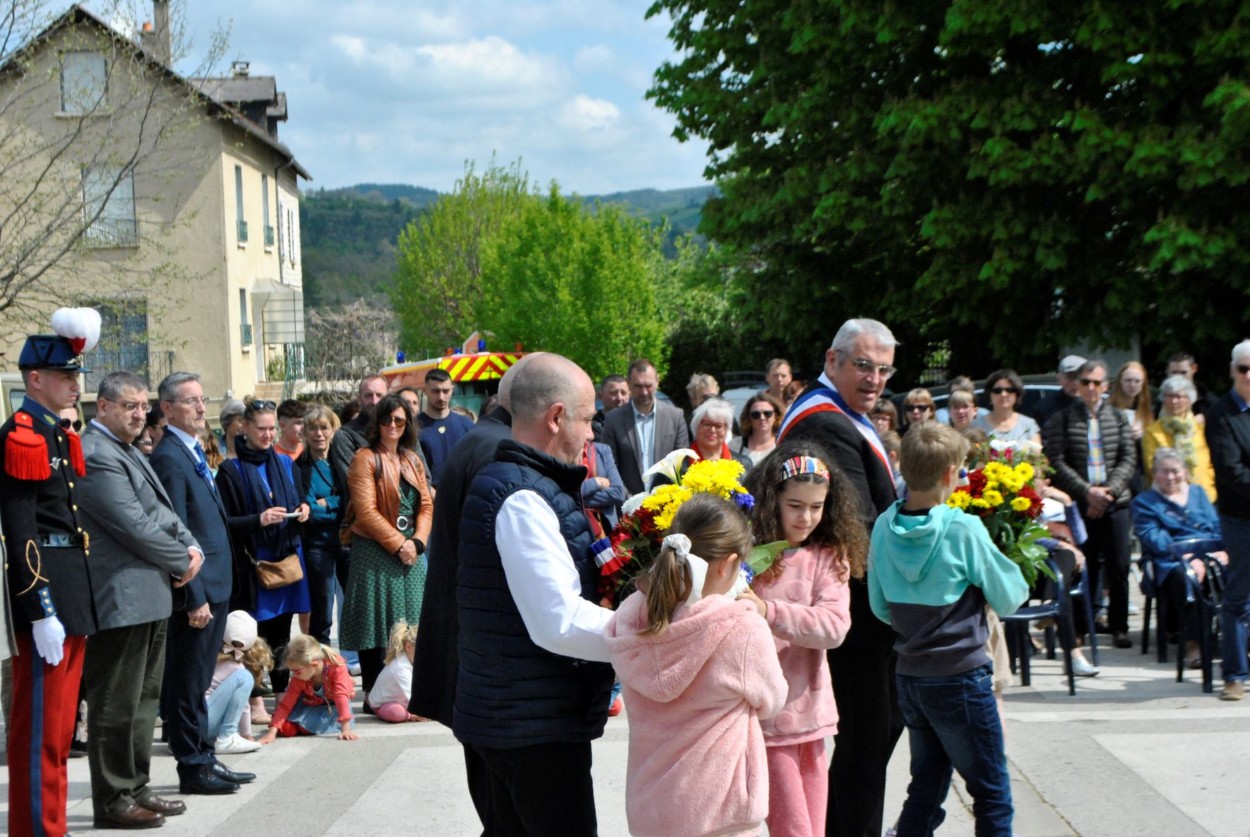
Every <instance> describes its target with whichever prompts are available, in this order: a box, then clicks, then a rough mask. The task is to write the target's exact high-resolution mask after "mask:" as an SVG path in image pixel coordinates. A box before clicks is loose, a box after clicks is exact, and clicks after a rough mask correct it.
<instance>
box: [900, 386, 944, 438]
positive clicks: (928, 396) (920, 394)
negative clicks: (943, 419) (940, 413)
mask: <svg viewBox="0 0 1250 837" xmlns="http://www.w3.org/2000/svg"><path fill="white" fill-rule="evenodd" d="M936 414H937V406H936V405H935V404H934V403H933V393H931V392H929V391H928V390H927V389H923V388H920V389H913V390H912V391H911V392H909V393H907V395H906V396H905V397H904V398H903V432H904V433H906V432H907V431H908V430H910V429H911V426H912V425H913V424H921V423H923V422H926V421H933V418H934V416H935V415H936Z"/></svg>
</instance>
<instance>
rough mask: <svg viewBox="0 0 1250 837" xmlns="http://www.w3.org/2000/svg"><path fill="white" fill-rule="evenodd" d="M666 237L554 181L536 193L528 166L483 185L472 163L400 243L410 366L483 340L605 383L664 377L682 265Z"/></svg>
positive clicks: (492, 171) (400, 290)
mask: <svg viewBox="0 0 1250 837" xmlns="http://www.w3.org/2000/svg"><path fill="white" fill-rule="evenodd" d="M665 233H666V230H665V229H664V228H663V227H659V228H656V227H653V226H652V225H651V224H650V223H649V222H647V221H645V220H641V219H635V218H633V217H631V216H630V215H629V214H627V212H626V211H625V210H624V209H622V208H621V207H618V206H607V205H602V204H597V205H593V206H587V205H586V204H584V203H583V202H582V201H581V200H580V199H579V198H576V197H572V198H566V197H563V196H561V195H560V193H559V189H558V187H557V185H556V184H554V183H552V184H551V186H550V188H549V190H548V192H547V193H546V194H543V193H540V192H538V191H537V190H534V189H531V188H530V187H529V179H528V176H527V175H525V174H524V173H522V172H521V171H520V168H519V164H517V165H514V166H512V167H511V168H509V169H502V168H500V167H499V166H498V165H497V164H495V163H494V162H493V161H492V163H491V165H490V167H489V168H488V169H487V170H486V172H485V173H484V174H483V175H481V176H478V175H476V174H475V172H474V170H473V167H472V166H471V165H470V166H469V167H468V170H467V171H466V175H465V177H464V178H463V179H462V180H461V181H460V182H459V183H457V186H456V189H455V191H454V192H453V193H452V194H450V195H445V196H443V197H441V198H440V199H439V200H438V201H437V202H436V203H435V204H434V206H433V207H431V208H430V209H429V211H428V212H427V213H426V214H425V215H423V216H422V217H420V218H418V219H417V220H416V221H414V222H412V223H411V224H409V226H408V228H407V229H406V230H405V231H404V233H403V234H401V236H400V240H399V257H398V260H399V270H398V272H397V274H396V281H395V287H394V289H393V291H392V299H393V300H394V304H395V312H396V314H397V316H398V317H399V320H400V333H401V344H402V345H403V346H404V348H405V350H406V351H407V352H408V354H409V356H410V357H414V358H415V357H420V356H426V355H434V354H438V353H439V352H440V351H441V347H443V346H449V345H459V344H460V342H461V341H462V340H463V339H464V338H465V337H466V336H467V335H469V334H470V333H472V332H474V331H482V332H488V333H490V334H492V335H494V343H495V345H496V346H504V347H509V348H510V347H511V346H512V345H513V344H514V343H521V344H523V345H524V346H525V348H526V349H527V350H531V351H533V350H538V349H542V350H545V351H553V352H558V353H560V354H564V355H567V356H568V357H570V358H572V359H574V360H576V361H577V362H578V363H579V364H581V365H582V366H583V367H584V368H585V369H586V371H587V372H588V373H590V374H591V375H592V376H593V377H596V378H597V377H600V376H602V375H607V374H612V373H617V374H619V373H621V372H622V370H624V369H625V367H626V366H627V365H628V363H629V361H630V360H632V359H634V358H636V357H639V356H646V357H648V358H650V359H651V360H652V362H653V363H655V365H656V368H657V369H658V370H660V371H661V372H663V370H664V367H665V364H666V360H667V354H668V352H667V346H666V344H665V337H666V336H667V334H668V330H669V326H668V324H667V322H666V321H665V319H664V317H663V316H662V313H663V312H662V309H661V306H660V301H659V300H660V293H661V291H662V289H663V288H664V287H666V286H669V285H671V284H672V283H674V282H676V281H677V280H676V278H675V271H676V270H677V265H678V264H680V261H681V260H680V259H678V260H677V261H670V260H668V259H666V258H665V256H664V252H663V250H664V246H665ZM683 246H684V245H683ZM678 249H679V250H680V249H681V247H679V248H678Z"/></svg>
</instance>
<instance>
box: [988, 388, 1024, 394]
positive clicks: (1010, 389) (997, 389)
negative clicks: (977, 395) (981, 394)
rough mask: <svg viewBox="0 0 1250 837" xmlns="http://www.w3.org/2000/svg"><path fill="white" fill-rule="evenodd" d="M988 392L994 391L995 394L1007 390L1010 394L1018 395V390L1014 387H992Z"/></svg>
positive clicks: (1003, 392)
mask: <svg viewBox="0 0 1250 837" xmlns="http://www.w3.org/2000/svg"><path fill="white" fill-rule="evenodd" d="M990 392H992V393H994V394H995V395H1003V394H1005V393H1008V392H1010V393H1011V394H1012V395H1018V394H1019V392H1020V391H1019V390H1018V389H1016V388H1015V387H992V388H991V389H990Z"/></svg>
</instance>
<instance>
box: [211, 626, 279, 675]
mask: <svg viewBox="0 0 1250 837" xmlns="http://www.w3.org/2000/svg"><path fill="white" fill-rule="evenodd" d="M233 659H234V654H232V653H231V652H229V651H222V652H221V653H219V654H218V655H217V661H218V662H223V661H225V660H233ZM239 663H240V664H241V665H242V666H243V667H244V668H245V669H247V670H248V671H249V672H250V673H251V675H252V679H253V680H255V681H256V685H257V686H259V685H260V681H261V679H262V678H263V677H264V676H265V672H267V671H269V670H270V669H272V668H273V651H272V650H271V649H270V648H269V643H267V642H265V640H264V638H263V637H256V641H255V642H254V643H252V647H251V648H247V649H245V650H244V651H243V656H241V657H239Z"/></svg>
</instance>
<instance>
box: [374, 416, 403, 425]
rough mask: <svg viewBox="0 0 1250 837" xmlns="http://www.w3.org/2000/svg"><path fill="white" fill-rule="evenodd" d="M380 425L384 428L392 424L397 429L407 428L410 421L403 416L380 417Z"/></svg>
mask: <svg viewBox="0 0 1250 837" xmlns="http://www.w3.org/2000/svg"><path fill="white" fill-rule="evenodd" d="M378 424H380V425H382V426H383V427H387V426H389V425H392V424H393V425H395V426H396V427H406V426H407V424H408V419H406V418H404V417H403V416H379V417H378Z"/></svg>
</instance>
